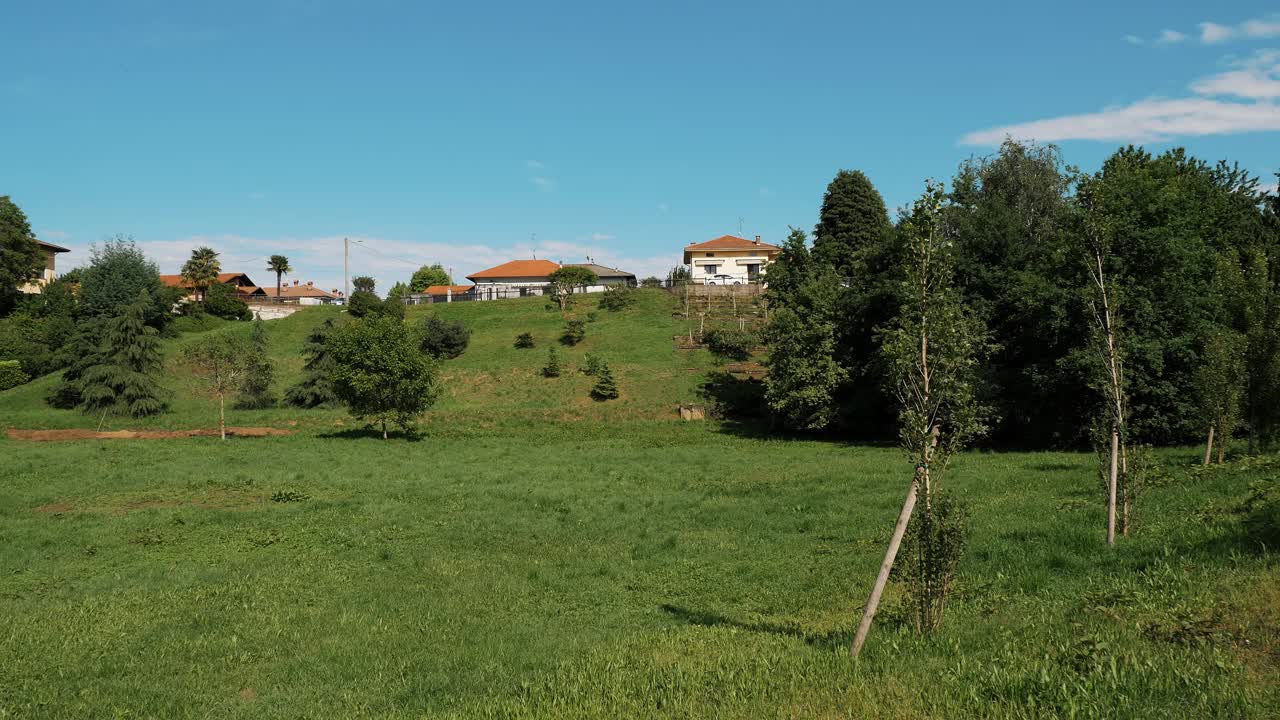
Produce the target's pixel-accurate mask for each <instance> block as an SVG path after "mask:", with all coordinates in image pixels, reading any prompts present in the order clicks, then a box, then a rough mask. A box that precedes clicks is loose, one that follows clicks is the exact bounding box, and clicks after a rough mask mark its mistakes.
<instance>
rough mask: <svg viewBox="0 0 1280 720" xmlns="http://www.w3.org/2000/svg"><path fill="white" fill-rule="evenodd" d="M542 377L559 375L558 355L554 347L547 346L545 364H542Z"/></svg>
mask: <svg viewBox="0 0 1280 720" xmlns="http://www.w3.org/2000/svg"><path fill="white" fill-rule="evenodd" d="M542 377H549V378H557V377H560V357H559V356H558V355H556V349H555V348H554V347H552V348H547V364H546V365H543V366H542Z"/></svg>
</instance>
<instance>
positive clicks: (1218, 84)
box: [960, 50, 1280, 145]
mask: <svg viewBox="0 0 1280 720" xmlns="http://www.w3.org/2000/svg"><path fill="white" fill-rule="evenodd" d="M1232 68H1233V69H1232V70H1229V71H1227V72H1223V73H1218V74H1216V75H1211V76H1208V77H1204V78H1201V79H1199V80H1197V81H1195V82H1194V83H1192V84H1191V91H1192V92H1193V93H1195V96H1194V97H1187V98H1147V99H1144V100H1139V101H1138V102H1135V103H1132V104H1130V105H1125V106H1121V107H1114V108H1106V109H1104V110H1102V111H1100V112H1093V113H1083V114H1078V115H1066V116H1063V117H1057V118H1049V119H1046V120H1036V121H1033V122H1025V123H1016V124H1012V125H1004V126H1000V127H994V128H989V129H986V130H979V131H977V132H972V133H969V134H967V135H965V136H964V137H962V138H961V139H960V143H961V144H962V145H998V144H1000V143H1001V142H1003V141H1004V139H1005V138H1007V137H1011V138H1015V139H1021V140H1038V141H1040V142H1058V141H1062V140H1100V141H1113V142H1114V141H1119V142H1152V141H1160V140H1167V139H1169V138H1174V137H1186V136H1197V135H1232V134H1237V133H1247V132H1266V131H1280V104H1277V103H1276V102H1274V101H1275V100H1276V99H1277V98H1280V51H1275V50H1264V51H1261V52H1258V53H1256V54H1255V55H1254V56H1253V57H1251V58H1249V59H1247V60H1243V61H1237V62H1236V63H1234V64H1233V65H1232ZM1226 98H1232V99H1226Z"/></svg>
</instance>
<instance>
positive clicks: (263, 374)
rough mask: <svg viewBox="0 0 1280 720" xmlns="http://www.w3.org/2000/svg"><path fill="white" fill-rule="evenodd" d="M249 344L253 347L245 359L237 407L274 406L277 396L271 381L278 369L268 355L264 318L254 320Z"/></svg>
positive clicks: (258, 407) (256, 407)
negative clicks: (272, 389)
mask: <svg viewBox="0 0 1280 720" xmlns="http://www.w3.org/2000/svg"><path fill="white" fill-rule="evenodd" d="M249 345H250V348H251V349H250V352H249V356H248V357H247V358H246V359H245V363H246V366H245V374H244V380H243V381H242V382H241V384H240V394H239V398H238V399H237V400H236V407H238V408H242V409H250V410H256V409H261V408H269V407H274V406H275V404H276V396H275V394H273V393H272V392H271V382H272V380H274V379H275V374H276V369H275V364H274V363H272V362H271V359H270V358H269V357H268V356H267V327H266V323H265V322H263V320H262V318H257V319H255V320H254V321H253V331H252V332H251V333H250V335H249Z"/></svg>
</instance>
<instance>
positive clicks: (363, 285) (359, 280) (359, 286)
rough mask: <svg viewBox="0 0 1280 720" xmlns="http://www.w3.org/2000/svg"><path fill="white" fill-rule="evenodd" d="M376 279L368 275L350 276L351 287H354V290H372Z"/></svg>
mask: <svg viewBox="0 0 1280 720" xmlns="http://www.w3.org/2000/svg"><path fill="white" fill-rule="evenodd" d="M376 282H377V281H375V280H374V279H373V278H371V277H369V276H368V275H360V276H358V277H353V278H351V287H353V288H355V292H367V293H372V292H374V285H375V283H376Z"/></svg>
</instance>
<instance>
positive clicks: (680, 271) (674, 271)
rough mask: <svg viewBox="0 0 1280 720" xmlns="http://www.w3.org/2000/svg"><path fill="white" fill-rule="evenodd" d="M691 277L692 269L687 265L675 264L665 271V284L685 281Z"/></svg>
mask: <svg viewBox="0 0 1280 720" xmlns="http://www.w3.org/2000/svg"><path fill="white" fill-rule="evenodd" d="M692 277H693V271H692V270H690V269H689V266H687V265H676V266H674V267H672V268H671V270H669V271H668V272H667V285H675V284H676V283H681V282H685V281H686V280H689V279H690V278H692Z"/></svg>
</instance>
